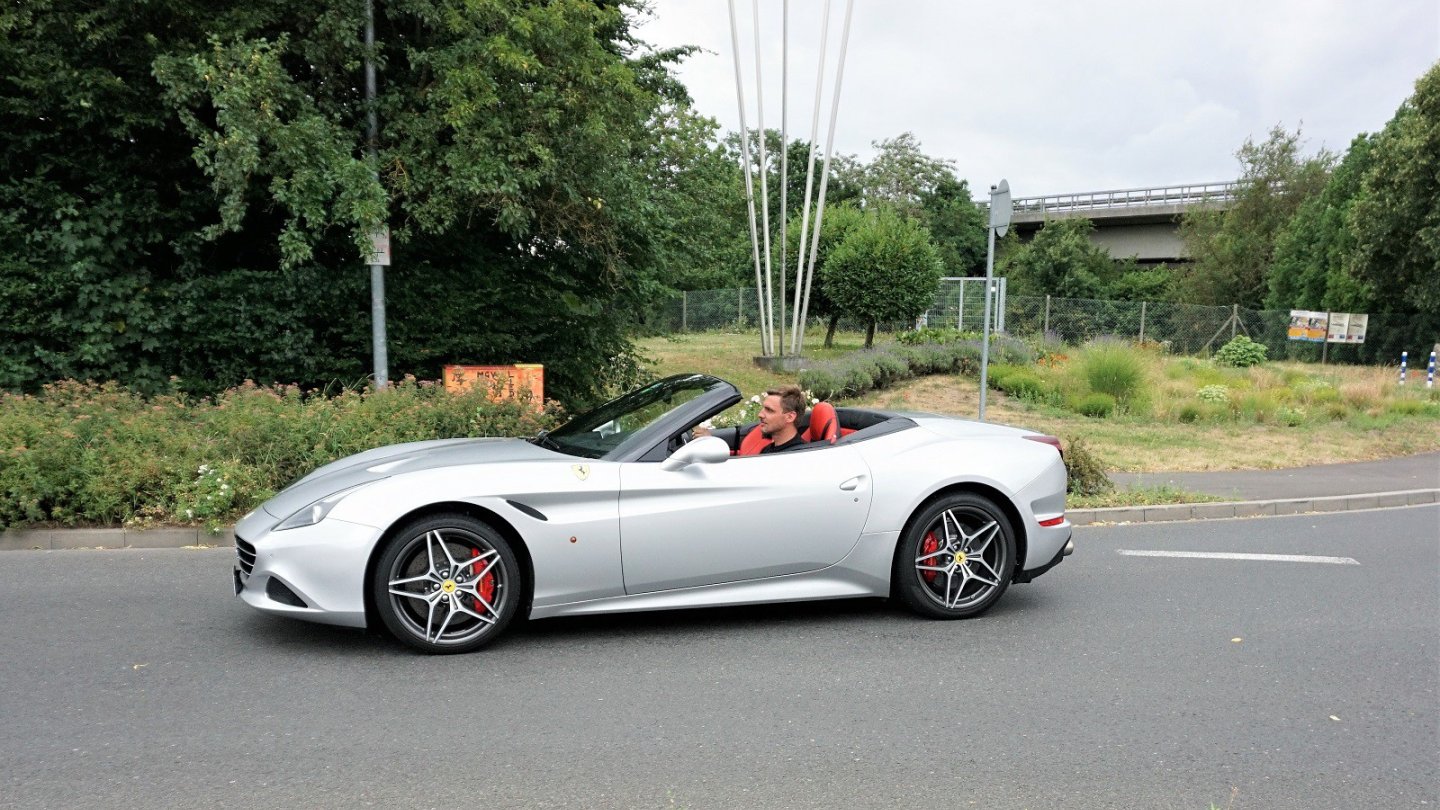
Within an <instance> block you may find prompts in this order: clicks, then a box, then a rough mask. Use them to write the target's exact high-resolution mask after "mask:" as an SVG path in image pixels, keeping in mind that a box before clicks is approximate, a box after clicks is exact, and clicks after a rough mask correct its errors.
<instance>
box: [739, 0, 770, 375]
mask: <svg viewBox="0 0 1440 810" xmlns="http://www.w3.org/2000/svg"><path fill="white" fill-rule="evenodd" d="M730 45H731V47H732V48H733V49H734V51H735V97H736V99H738V101H739V104H740V154H741V156H742V168H743V169H744V171H745V205H746V207H747V208H748V209H749V212H750V252H751V254H752V256H753V257H754V259H755V295H756V297H757V298H758V299H759V306H760V353H761V354H763V355H766V356H769V354H770V345H769V335H768V333H767V332H766V331H765V298H764V295H765V279H764V276H762V275H761V273H760V236H759V234H757V233H756V232H755V184H754V179H753V178H752V177H751V176H750V172H751V165H750V129H749V128H748V127H747V126H746V124H745V87H744V84H743V82H742V81H741V79H740V34H739V32H738V31H737V30H736V27H735V0H730Z"/></svg>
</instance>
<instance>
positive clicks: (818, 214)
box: [795, 0, 855, 354]
mask: <svg viewBox="0 0 1440 810" xmlns="http://www.w3.org/2000/svg"><path fill="white" fill-rule="evenodd" d="M854 9H855V0H845V24H844V25H843V26H841V28H840V60H839V64H838V65H836V67H835V87H834V89H833V91H832V98H831V101H830V131H829V133H828V134H827V135H826V136H825V162H824V163H823V164H822V166H821V169H820V198H819V199H818V200H817V201H816V203H815V206H816V207H815V234H814V236H813V238H812V239H811V242H810V266H809V268H808V269H807V270H806V271H805V300H804V301H803V302H801V304H800V322H801V323H802V324H803V323H804V322H805V318H806V317H807V316H808V315H809V314H810V285H811V284H812V283H813V282H814V281H815V250H816V249H817V248H818V247H819V246H820V224H821V222H822V221H823V220H824V218H825V189H826V188H827V187H828V186H829V183H830V156H831V155H833V154H834V153H835V119H836V117H837V116H838V115H839V113H840V86H841V84H842V83H843V82H844V81H845V49H846V46H847V45H848V44H849V42H850V17H851V12H852V11H854ZM795 344H796V350H795V353H796V354H800V353H801V352H803V351H805V330H804V329H801V330H800V332H799V334H798V335H797V340H796V341H795Z"/></svg>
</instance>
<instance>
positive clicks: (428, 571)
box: [371, 515, 521, 654]
mask: <svg viewBox="0 0 1440 810" xmlns="http://www.w3.org/2000/svg"><path fill="white" fill-rule="evenodd" d="M371 588H372V589H373V593H374V595H375V605H376V607H377V608H378V610H379V613H380V618H381V620H383V621H384V622H385V626H386V627H387V628H389V629H390V632H391V633H394V634H395V636H396V637H397V638H399V639H400V640H401V641H403V642H405V643H406V644H408V645H410V646H411V647H414V648H416V649H419V650H422V651H424V652H427V653H440V654H444V653H463V652H470V651H472V650H478V649H480V648H481V647H484V646H485V645H486V644H489V643H490V642H491V641H493V640H495V638H496V637H497V636H499V635H500V634H501V633H502V632H503V631H504V630H505V627H506V625H508V624H509V623H510V621H511V620H512V619H514V617H515V613H516V612H517V611H518V610H519V603H520V591H521V587H520V565H519V562H518V561H517V559H516V557H515V552H514V551H513V550H512V549H511V548H510V544H509V542H507V541H506V540H505V538H504V537H503V536H502V535H501V534H500V533H499V532H497V531H495V530H494V529H493V528H491V527H490V526H488V525H486V524H485V523H482V522H480V521H478V520H475V519H474V518H471V517H468V516H466V515H436V516H434V517H429V518H423V519H421V520H419V521H416V522H414V523H411V524H409V525H408V526H406V527H405V528H403V529H402V530H401V531H399V532H398V533H396V535H395V536H394V538H393V539H392V540H391V541H390V544H389V545H388V546H386V548H385V551H384V553H383V554H381V556H380V562H379V564H377V565H376V566H375V576H374V579H373V581H372V582H371Z"/></svg>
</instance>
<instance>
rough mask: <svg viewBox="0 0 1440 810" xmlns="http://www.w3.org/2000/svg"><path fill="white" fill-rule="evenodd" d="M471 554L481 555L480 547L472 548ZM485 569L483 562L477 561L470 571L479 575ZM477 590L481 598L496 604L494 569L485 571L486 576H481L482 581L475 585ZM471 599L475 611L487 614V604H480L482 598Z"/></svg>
mask: <svg viewBox="0 0 1440 810" xmlns="http://www.w3.org/2000/svg"><path fill="white" fill-rule="evenodd" d="M470 556H471V557H479V556H480V549H478V548H472V549H470ZM484 570H485V566H484V564H483V563H478V562H477V563H475V564H474V565H472V566H470V573H472V574H475V575H477V576H478V575H479V574H480V572H481V571H484ZM475 590H476V591H477V592H479V594H480V599H484V600H485V601H486V602H488V603H490V604H492V605H493V604H495V572H494V571H493V570H492V571H485V576H483V577H480V583H479V584H478V585H476V586H475ZM470 601H472V602H474V603H475V612H476V613H479V614H480V615H482V616H483V615H485V606H484V605H482V604H480V600H479V599H472V600H470Z"/></svg>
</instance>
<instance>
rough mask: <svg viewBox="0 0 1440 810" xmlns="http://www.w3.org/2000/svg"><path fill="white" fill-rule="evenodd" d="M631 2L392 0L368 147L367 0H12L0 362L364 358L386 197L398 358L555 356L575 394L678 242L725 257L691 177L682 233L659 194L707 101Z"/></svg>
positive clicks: (386, 6) (321, 367)
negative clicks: (685, 86)
mask: <svg viewBox="0 0 1440 810" xmlns="http://www.w3.org/2000/svg"><path fill="white" fill-rule="evenodd" d="M640 8H641V7H640V5H639V3H638V2H635V0H622V2H618V3H609V2H606V3H601V2H594V1H593V0H556V2H551V3H545V4H534V3H526V2H522V1H521V0H485V1H484V2H477V3H467V4H455V3H451V2H443V0H396V2H388V3H383V4H378V6H377V18H376V29H377V40H378V42H379V45H378V47H377V53H376V60H377V63H378V64H379V66H380V78H379V96H378V98H377V101H376V104H375V107H376V110H377V112H378V114H379V119H380V121H381V134H380V140H379V144H378V157H377V159H376V160H374V161H371V160H370V159H369V158H368V157H367V155H366V151H365V140H366V139H365V112H366V105H365V102H364V99H363V92H362V87H363V82H362V81H361V65H362V56H363V53H364V50H363V45H362V43H361V41H360V35H361V32H362V30H363V24H362V19H363V17H362V13H363V5H362V4H361V3H360V2H358V0H344V1H343V2H340V3H333V2H324V3H322V2H318V1H317V0H301V2H298V3H296V2H284V3H282V2H279V0H252V2H250V3H246V4H234V3H222V4H218V5H217V4H209V3H204V4H202V3H198V2H194V0H169V1H168V2H165V3H162V4H159V5H156V4H142V5H139V6H136V5H135V4H132V3H122V2H119V0H107V1H106V2H99V3H80V2H77V1H76V0H35V2H27V3H24V4H19V5H11V6H10V7H7V8H6V9H5V10H4V11H0V33H3V35H4V37H5V47H4V48H0V70H3V73H4V75H5V76H7V78H8V81H7V82H6V83H5V84H4V85H3V88H0V126H3V128H4V130H5V131H6V132H7V138H6V139H5V140H4V142H3V144H0V150H3V153H0V157H3V158H4V159H5V162H6V165H7V166H8V167H11V169H12V171H10V172H7V174H6V176H5V177H4V178H3V179H0V238H3V240H4V243H5V244H7V245H16V246H19V248H18V249H16V250H10V251H6V254H5V256H4V258H3V259H0V262H4V267H3V270H4V274H3V278H4V281H3V282H0V294H3V295H4V296H5V307H4V309H5V310H6V312H7V313H9V312H15V313H26V314H25V315H23V316H21V317H14V318H12V317H6V318H5V319H4V322H3V325H0V344H3V345H0V385H4V386H6V387H12V388H33V387H34V386H37V385H38V384H40V383H42V382H45V381H47V380H51V379H54V378H56V377H61V376H79V377H98V378H114V379H119V380H122V381H124V382H127V383H132V384H137V385H140V386H142V387H145V386H150V387H157V386H160V385H163V382H164V378H165V377H166V376H167V375H171V374H174V375H179V376H180V377H182V378H183V379H184V380H185V381H186V383H187V384H190V385H193V386H195V387H205V386H211V387H213V386H223V385H226V384H231V383H235V382H239V379H238V377H239V376H240V375H244V376H248V377H255V378H259V379H262V380H269V379H278V380H284V381H297V382H302V383H307V384H311V383H314V384H319V383H325V382H328V381H330V380H333V379H337V378H338V379H345V380H347V381H351V380H353V379H354V377H352V376H351V375H355V376H362V377H363V375H364V373H365V369H367V368H368V366H369V336H368V332H369V324H368V319H367V318H366V317H365V314H364V313H366V312H368V310H369V300H368V278H367V273H366V271H365V269H364V266H363V264H362V263H361V259H360V250H359V248H360V247H361V246H362V245H363V244H364V243H365V241H366V237H367V235H368V234H369V233H370V232H371V230H372V229H373V228H374V227H375V226H376V225H378V224H380V223H384V222H388V223H389V225H390V227H391V228H392V230H393V232H394V236H395V239H394V244H395V245H396V250H395V254H396V259H395V266H394V267H392V268H391V270H390V275H389V282H390V283H389V285H388V290H387V292H389V293H390V295H391V298H390V302H389V310H390V331H391V338H392V341H391V346H390V357H391V365H392V369H393V372H394V373H396V374H397V375H398V374H400V373H405V372H414V373H416V374H419V375H421V376H426V377H435V376H438V373H439V364H440V363H442V362H492V363H493V362H515V361H535V362H542V363H545V364H546V365H547V367H548V368H549V370H550V372H551V373H550V374H549V375H548V378H547V381H548V382H549V384H550V385H549V387H550V389H551V391H552V392H553V393H554V394H556V395H558V396H560V397H562V398H565V399H569V400H572V401H581V400H584V399H586V398H589V397H592V396H594V395H597V394H599V393H600V392H601V390H602V389H604V388H605V387H606V386H607V385H609V384H612V383H616V382H621V381H622V380H621V379H620V378H621V377H623V376H625V371H626V369H627V368H630V367H631V366H629V365H627V362H625V360H624V358H625V357H627V356H628V355H629V343H628V340H627V339H626V336H625V328H626V325H627V324H628V322H629V315H628V313H629V312H632V311H634V310H635V309H636V308H637V305H638V303H639V302H640V301H641V300H642V299H643V298H644V297H645V295H646V294H647V293H648V292H649V291H651V290H652V289H653V288H654V286H655V285H656V284H658V283H660V281H659V280H660V278H661V274H662V270H663V265H664V264H665V263H667V262H677V261H679V262H685V263H687V264H693V265H697V266H704V265H706V264H713V262H714V248H713V245H712V244H710V242H708V241H706V240H707V239H708V238H709V237H708V236H706V237H705V238H701V237H700V236H699V235H698V234H699V233H700V232H703V231H705V228H706V227H709V226H705V225H704V224H703V223H701V222H700V220H701V219H703V212H702V211H699V210H697V206H695V205H694V204H693V198H692V202H691V204H690V205H689V207H687V208H685V211H684V212H683V217H682V218H690V219H688V220H685V224H686V225H687V226H690V227H689V230H688V231H686V232H685V233H687V234H688V235H692V236H696V239H695V241H693V242H687V241H685V240H684V239H681V238H669V237H671V236H672V235H674V234H677V233H679V232H678V231H676V230H675V229H673V228H670V227H669V226H670V225H672V224H673V222H674V220H673V219H672V216H673V212H674V210H675V209H676V208H677V207H679V206H676V205H674V203H676V201H677V197H676V195H675V194H670V195H669V196H667V195H666V194H663V193H655V191H656V183H657V180H658V179H659V178H660V177H662V176H664V174H665V173H666V172H667V171H672V172H673V171H685V170H689V169H691V168H692V166H693V161H692V160H691V158H692V157H693V156H691V155H687V154H686V153H685V149H683V148H681V147H680V146H679V145H678V142H679V141H686V142H687V143H688V142H689V141H692V140H694V139H695V138H697V137H698V135H697V134H696V133H697V132H700V131H703V130H704V124H703V123H699V122H696V121H695V120H693V119H691V118H687V117H686V116H684V115H683V114H679V113H676V112H675V110H676V109H677V106H676V105H681V106H683V103H684V100H683V91H681V90H680V89H679V87H678V85H677V84H676V83H675V81H674V79H673V77H671V76H670V74H669V73H668V67H667V65H668V64H669V63H670V62H672V61H673V60H674V59H676V58H678V57H679V56H680V55H681V52H679V51H670V52H662V53H655V52H652V51H650V50H648V49H647V48H645V47H644V46H642V45H641V43H638V42H637V41H636V40H635V39H634V37H633V36H632V34H631V30H630V28H631V25H632V19H633V17H634V15H635V14H637V13H639V10H640ZM667 138H670V139H671V140H669V141H668V142H667ZM702 162H703V161H702ZM707 165H708V164H707ZM695 171H696V173H697V174H698V175H699V176H700V177H702V178H704V179H705V180H707V181H714V182H712V183H711V187H710V188H709V189H708V190H707V189H705V188H704V186H705V184H704V183H702V182H699V181H696V182H694V183H693V186H692V185H691V181H692V180H694V178H686V184H687V191H686V193H708V192H709V191H713V190H715V189H718V188H720V185H721V184H720V183H719V182H718V181H715V178H714V177H713V176H711V175H713V174H716V173H717V172H716V171H714V170H713V166H711V167H709V168H708V169H704V170H702V169H696V170H695ZM706 171H709V172H710V174H706ZM671 190H672V191H673V189H671ZM697 223H699V224H697ZM707 233H708V232H707ZM661 234H665V235H666V237H665V238H662V237H661V236H659V235H661ZM617 358H618V359H617Z"/></svg>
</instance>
